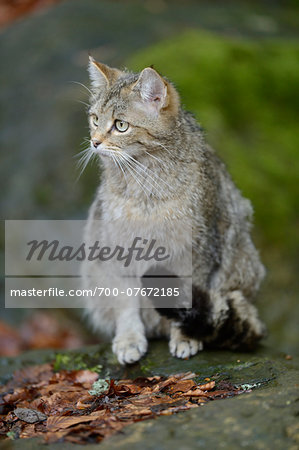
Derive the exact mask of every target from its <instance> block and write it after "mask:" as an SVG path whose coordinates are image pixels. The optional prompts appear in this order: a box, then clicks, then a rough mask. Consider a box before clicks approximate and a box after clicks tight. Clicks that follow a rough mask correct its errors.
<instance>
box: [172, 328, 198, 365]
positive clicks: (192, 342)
mask: <svg viewBox="0 0 299 450" xmlns="http://www.w3.org/2000/svg"><path fill="white" fill-rule="evenodd" d="M202 349H203V344H202V342H201V341H198V340H197V339H190V338H187V337H186V336H184V335H183V333H182V332H181V330H180V329H179V328H174V329H172V330H171V336H170V341H169V351H170V353H171V354H172V356H176V357H177V358H183V359H184V358H189V357H190V356H194V355H196V353H197V352H199V351H200V350H202Z"/></svg>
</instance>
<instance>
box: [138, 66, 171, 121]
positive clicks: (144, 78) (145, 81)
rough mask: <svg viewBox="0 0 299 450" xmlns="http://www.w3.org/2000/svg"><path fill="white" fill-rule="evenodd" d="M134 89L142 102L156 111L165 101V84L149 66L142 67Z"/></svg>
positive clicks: (164, 104)
mask: <svg viewBox="0 0 299 450" xmlns="http://www.w3.org/2000/svg"><path fill="white" fill-rule="evenodd" d="M134 90H138V91H139V93H140V96H141V98H142V100H143V102H144V103H145V104H146V105H147V106H149V107H150V108H151V109H152V110H154V111H155V112H156V113H158V112H159V111H160V110H161V109H162V108H163V107H165V106H166V103H167V85H166V82H165V81H164V80H163V78H162V77H161V76H160V75H159V74H158V72H156V71H155V70H154V69H152V68H151V67H147V68H146V69H143V71H142V72H141V74H140V76H139V78H138V80H137V83H136V84H135V86H134Z"/></svg>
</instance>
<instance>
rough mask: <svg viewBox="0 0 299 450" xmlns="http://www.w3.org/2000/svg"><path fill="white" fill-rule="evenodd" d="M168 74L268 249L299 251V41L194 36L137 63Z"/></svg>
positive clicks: (132, 63) (133, 62)
mask: <svg viewBox="0 0 299 450" xmlns="http://www.w3.org/2000/svg"><path fill="white" fill-rule="evenodd" d="M150 64H154V65H155V67H156V68H157V69H158V70H159V71H160V72H161V73H163V74H164V75H166V76H168V77H169V78H170V79H171V80H172V81H173V82H174V83H175V84H176V86H177V88H178V90H179V91H180V93H181V97H182V99H183V103H184V104H185V106H186V108H187V109H190V110H192V111H193V112H194V113H195V114H196V116H197V118H198V119H199V121H200V122H201V124H202V125H203V126H204V128H205V129H206V131H207V139H208V141H209V142H210V143H211V144H212V145H213V146H214V147H215V148H216V150H217V151H218V154H220V155H221V157H222V158H223V159H224V161H225V162H226V163H227V165H228V167H229V170H230V172H231V174H232V176H233V178H234V180H235V181H236V183H237V185H238V186H239V187H240V188H241V190H242V191H243V194H244V195H245V196H247V197H249V198H250V199H251V200H252V202H253V204H254V207H255V213H256V219H255V223H256V226H257V235H258V238H259V240H260V243H261V244H262V245H263V246H264V247H265V248H270V247H271V249H273V248H274V249H275V248H277V249H278V250H281V249H285V250H286V251H287V252H294V254H295V249H296V247H297V248H298V245H299V234H298V231H297V228H298V210H299V184H298V181H297V180H298V173H299V158H298V148H299V133H298V129H297V128H298V124H297V121H298V113H299V83H298V73H299V43H297V42H291V41H283V40H281V41H279V40H272V41H266V40H264V41H260V42H256V41H246V40H243V39H240V40H238V39H236V38H234V39H233V38H228V37H225V36H221V35H216V34H210V33H206V32H201V31H192V30H190V31H187V32H184V33H183V34H181V35H180V36H177V37H176V38H174V39H169V40H166V41H162V42H159V43H158V44H156V45H154V46H152V47H150V48H148V49H146V50H143V51H142V52H140V53H138V54H136V55H135V56H134V57H132V58H131V59H130V60H129V61H128V63H127V65H128V66H129V67H130V68H132V69H134V70H140V69H142V68H143V67H145V66H147V65H150Z"/></svg>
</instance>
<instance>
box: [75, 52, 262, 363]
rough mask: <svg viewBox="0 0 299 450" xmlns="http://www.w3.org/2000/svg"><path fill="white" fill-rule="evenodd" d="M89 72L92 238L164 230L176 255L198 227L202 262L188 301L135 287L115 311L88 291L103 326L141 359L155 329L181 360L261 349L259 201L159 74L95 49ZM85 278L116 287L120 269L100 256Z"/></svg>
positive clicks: (124, 351)
mask: <svg viewBox="0 0 299 450" xmlns="http://www.w3.org/2000/svg"><path fill="white" fill-rule="evenodd" d="M89 74H90V79H91V97H90V107H89V112H88V113H89V126H90V148H89V149H88V153H87V156H86V158H87V160H88V159H89V158H90V157H91V156H92V155H98V156H99V159H100V161H101V166H102V174H101V183H100V186H99V188H98V191H97V193H96V196H95V200H94V202H93V204H92V206H91V209H90V213H89V217H88V221H87V226H86V230H85V239H84V241H85V242H90V243H93V242H95V241H99V242H108V243H109V244H110V245H112V246H113V244H114V245H116V243H117V244H118V245H122V244H123V245H125V244H126V242H132V240H133V238H134V237H135V236H146V237H147V238H149V237H157V236H159V239H160V241H161V242H167V244H168V245H170V246H171V248H172V249H173V252H174V253H176V252H179V251H180V249H182V248H183V247H184V246H185V247H187V246H188V245H189V241H188V239H189V238H188V237H187V236H185V235H187V234H188V233H185V231H184V230H185V227H187V226H190V227H191V229H192V265H193V274H192V301H193V303H192V307H191V308H187V307H177V306H176V307H173V308H159V304H154V305H153V306H154V307H147V306H148V305H147V304H148V303H150V302H151V301H152V299H151V298H147V297H138V296H137V297H128V296H126V295H120V297H121V298H120V299H119V300H120V301H121V303H119V305H120V306H118V307H113V304H112V302H113V299H111V302H110V303H109V302H108V303H107V302H106V303H105V304H104V303H103V304H101V302H102V300H101V299H100V298H96V297H94V296H90V297H87V298H86V299H85V303H86V305H85V306H86V311H87V314H88V316H89V318H90V321H91V323H92V324H93V326H94V328H95V330H97V331H99V332H102V333H103V334H105V335H107V336H109V337H110V338H111V339H112V348H113V352H114V353H115V354H116V355H117V358H118V360H119V362H120V363H121V364H126V363H133V362H135V361H138V360H139V359H140V358H141V357H142V356H143V355H144V354H145V353H146V351H147V346H148V342H147V339H148V338H151V337H155V336H165V337H167V338H169V349H170V353H171V354H172V355H173V356H176V357H179V358H187V357H189V356H192V355H195V354H196V353H197V352H198V351H199V350H201V349H202V348H203V345H205V346H207V347H210V346H216V347H219V348H229V349H237V348H253V347H254V346H255V344H256V343H257V342H258V341H259V340H260V339H261V338H262V337H263V336H264V335H265V326H264V325H263V323H262V322H261V321H260V319H259V318H258V314H257V310H256V308H255V306H254V305H253V304H252V299H253V297H254V295H255V294H256V292H257V290H258V288H259V285H260V283H261V281H262V279H263V277H264V273H265V270H264V267H263V265H262V263H261V262H260V259H259V255H258V252H257V250H256V249H255V247H254V245H253V243H252V240H251V237H250V228H251V216H252V207H251V204H250V202H249V201H248V200H247V199H245V198H243V197H242V196H241V194H240V192H239V190H238V189H237V188H236V186H235V185H234V183H233V182H232V180H231V178H230V176H229V175H228V173H227V171H226V168H225V166H224V164H223V163H222V162H221V161H220V160H219V159H218V157H217V156H216V154H215V153H214V151H213V150H212V149H211V148H210V147H209V146H208V145H207V144H206V142H205V140H204V136H203V132H202V130H201V127H200V126H199V125H198V123H197V122H196V120H195V119H194V117H193V116H192V115H191V114H190V113H188V112H186V111H184V110H183V109H182V106H181V103H180V98H179V94H178V92H177V91H176V89H175V87H174V86H173V84H172V83H171V82H169V81H168V80H167V79H166V78H163V77H162V76H161V75H160V74H159V73H158V72H157V71H156V70H154V69H153V68H151V67H147V68H145V69H144V70H142V72H141V73H137V74H136V73H130V72H128V71H120V70H118V69H114V68H110V67H108V66H107V65H104V64H102V63H99V62H96V61H95V60H94V59H93V58H92V57H90V61H89ZM85 162H86V161H85ZM166 223H167V224H168V227H169V228H167V227H165V224H166ZM140 270H141V269H140V268H136V272H138V271H139V272H138V273H139V275H140V277H142V275H143V274H142V273H141V272H142V270H141V271H140ZM82 274H83V283H84V287H85V288H94V287H95V286H98V285H101V284H104V283H105V280H107V279H108V278H109V280H110V282H111V283H112V284H113V283H115V285H116V286H119V278H118V277H117V274H114V273H113V269H111V267H110V268H108V266H106V265H105V263H101V262H99V261H94V262H92V263H89V264H87V263H86V262H84V263H83V267H82ZM119 287H120V288H121V287H122V286H119ZM174 306H175V305H174Z"/></svg>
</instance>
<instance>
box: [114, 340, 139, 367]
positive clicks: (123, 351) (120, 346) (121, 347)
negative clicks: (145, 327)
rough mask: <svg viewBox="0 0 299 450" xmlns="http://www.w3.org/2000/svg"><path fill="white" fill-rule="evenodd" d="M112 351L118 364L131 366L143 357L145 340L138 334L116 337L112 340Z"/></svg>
mask: <svg viewBox="0 0 299 450" xmlns="http://www.w3.org/2000/svg"><path fill="white" fill-rule="evenodd" d="M112 350H113V353H115V354H116V356H117V359H118V361H119V362H120V364H132V363H134V362H136V361H139V359H140V358H141V357H142V356H143V355H145V353H146V351H147V340H146V337H145V336H144V335H143V334H140V333H126V334H122V335H118V336H115V338H114V339H113V344H112Z"/></svg>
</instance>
